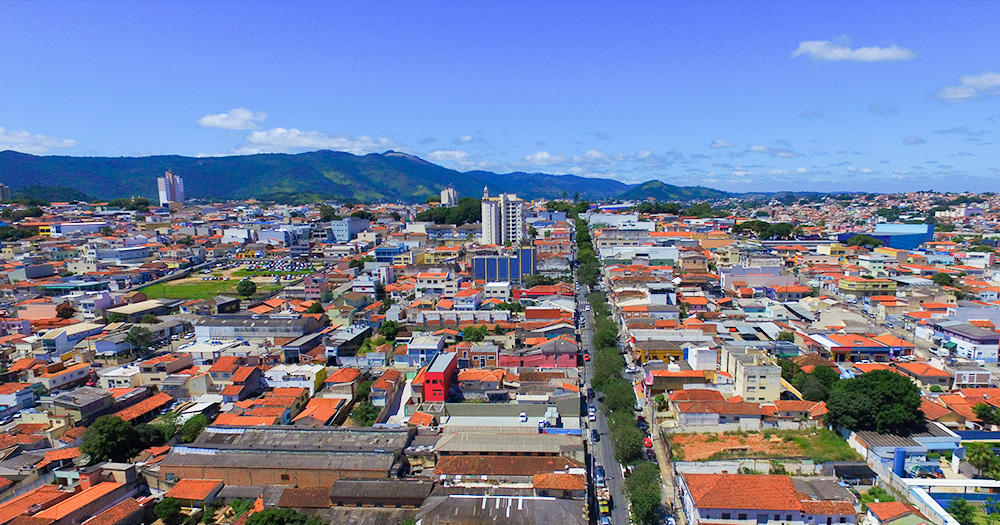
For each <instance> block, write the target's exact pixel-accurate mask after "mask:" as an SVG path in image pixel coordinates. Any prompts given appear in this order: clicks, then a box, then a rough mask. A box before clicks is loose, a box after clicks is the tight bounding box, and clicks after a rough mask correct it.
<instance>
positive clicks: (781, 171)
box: [767, 169, 791, 175]
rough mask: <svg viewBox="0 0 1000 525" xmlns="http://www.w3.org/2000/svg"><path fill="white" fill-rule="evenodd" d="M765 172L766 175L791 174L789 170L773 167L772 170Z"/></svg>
mask: <svg viewBox="0 0 1000 525" xmlns="http://www.w3.org/2000/svg"><path fill="white" fill-rule="evenodd" d="M767 174H768V175H791V172H790V171H787V170H779V169H773V170H771V171H769V172H767Z"/></svg>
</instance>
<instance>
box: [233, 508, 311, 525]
mask: <svg viewBox="0 0 1000 525" xmlns="http://www.w3.org/2000/svg"><path fill="white" fill-rule="evenodd" d="M247 525H323V520H321V519H320V518H319V517H318V516H312V517H309V516H306V515H305V514H302V513H301V512H299V511H297V510H295V509H265V510H262V511H260V512H255V513H253V514H251V515H250V517H249V518H247Z"/></svg>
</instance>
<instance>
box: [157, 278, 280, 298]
mask: <svg viewBox="0 0 1000 525" xmlns="http://www.w3.org/2000/svg"><path fill="white" fill-rule="evenodd" d="M237 284H239V280H237V279H230V280H229V281H188V282H183V283H178V282H166V283H158V284H154V285H151V286H146V287H144V288H141V289H140V290H139V291H141V292H142V293H144V294H146V296H147V297H149V298H150V299H210V298H212V297H215V296H216V295H230V296H233V297H236V296H237V294H236V285H237ZM282 287H283V286H282V285H280V284H258V285H257V294H258V295H261V294H266V293H269V292H273V291H275V290H280V289H281V288H282Z"/></svg>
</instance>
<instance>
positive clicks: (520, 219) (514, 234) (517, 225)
mask: <svg viewBox="0 0 1000 525" xmlns="http://www.w3.org/2000/svg"><path fill="white" fill-rule="evenodd" d="M524 209H525V202H524V201H523V200H521V199H518V198H517V195H516V194H513V193H501V194H500V195H498V196H496V197H490V190H489V188H483V207H482V210H483V219H482V222H483V233H482V236H481V237H480V242H482V243H483V244H506V243H508V242H509V243H511V244H518V243H520V242H521V241H522V240H524V234H525V232H524V215H525V211H524Z"/></svg>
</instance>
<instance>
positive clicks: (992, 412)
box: [972, 403, 1000, 425]
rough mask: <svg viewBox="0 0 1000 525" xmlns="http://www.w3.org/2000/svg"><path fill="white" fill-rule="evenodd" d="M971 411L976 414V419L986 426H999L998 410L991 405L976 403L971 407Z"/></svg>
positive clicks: (999, 412) (999, 414) (999, 415)
mask: <svg viewBox="0 0 1000 525" xmlns="http://www.w3.org/2000/svg"><path fill="white" fill-rule="evenodd" d="M972 411H973V412H975V413H976V417H978V418H979V419H981V420H982V421H983V423H985V424H987V425H1000V410H997V409H996V408H994V407H993V406H992V405H988V404H986V403H977V404H976V406H974V407H972Z"/></svg>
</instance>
